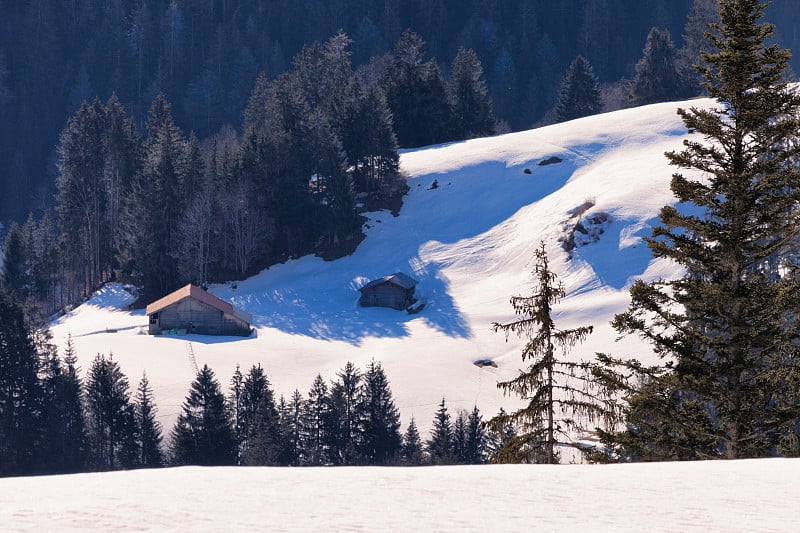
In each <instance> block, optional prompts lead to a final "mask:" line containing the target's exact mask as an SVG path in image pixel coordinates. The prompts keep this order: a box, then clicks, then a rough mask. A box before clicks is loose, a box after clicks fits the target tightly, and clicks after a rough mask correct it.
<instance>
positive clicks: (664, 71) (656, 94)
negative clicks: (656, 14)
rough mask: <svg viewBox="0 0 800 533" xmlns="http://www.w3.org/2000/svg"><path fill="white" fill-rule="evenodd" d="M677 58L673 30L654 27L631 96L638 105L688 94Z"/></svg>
mask: <svg viewBox="0 0 800 533" xmlns="http://www.w3.org/2000/svg"><path fill="white" fill-rule="evenodd" d="M676 58H677V54H676V52H675V46H674V45H673V44H672V39H671V38H670V35H669V31H667V30H661V29H659V28H652V29H651V30H650V33H648V34H647V42H646V43H645V46H644V51H643V55H642V58H641V59H640V60H639V62H638V63H636V76H635V77H634V78H633V84H632V85H631V96H630V98H631V102H632V103H633V104H634V105H645V104H653V103H656V102H664V101H667V100H674V99H676V98H680V97H682V96H684V95H685V94H686V82H685V81H684V80H683V78H682V77H681V75H680V73H679V72H678V67H677V63H676Z"/></svg>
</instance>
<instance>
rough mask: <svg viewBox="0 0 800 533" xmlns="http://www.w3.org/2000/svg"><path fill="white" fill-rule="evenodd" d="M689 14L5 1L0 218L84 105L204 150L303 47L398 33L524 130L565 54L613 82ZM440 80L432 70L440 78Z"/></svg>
mask: <svg viewBox="0 0 800 533" xmlns="http://www.w3.org/2000/svg"><path fill="white" fill-rule="evenodd" d="M783 1H784V2H785V1H787V0H783ZM777 3H779V4H780V3H781V2H777ZM790 3H791V2H790ZM689 4H690V0H680V1H679V2H678V3H677V5H676V3H675V1H674V0H673V1H670V2H666V1H665V2H656V3H648V4H646V5H642V3H641V2H637V1H633V0H592V1H591V2H584V1H578V0H569V1H565V2H559V3H558V4H553V3H552V2H545V1H543V0H512V1H506V2H496V1H493V2H489V3H486V2H483V1H482V2H466V3H464V2H455V1H453V0H436V1H433V2H420V1H419V0H390V1H388V2H361V1H356V2H354V1H352V0H334V1H326V2H318V1H310V0H301V1H291V2H289V1H286V0H281V1H272V2H266V3H265V2H262V1H256V0H225V1H221V0H215V1H208V2H193V1H187V0H132V1H126V0H111V1H106V2H94V1H90V0H71V1H69V2H67V1H64V0H55V1H51V2H45V1H42V0H32V1H26V2H15V1H11V0H5V1H3V2H2V3H0V10H2V13H3V17H2V19H0V124H3V125H4V126H3V127H2V128H0V176H2V179H1V180H0V219H1V220H3V221H6V220H8V219H10V218H11V219H16V220H17V221H19V222H22V221H24V218H25V216H26V214H27V213H28V212H29V211H31V210H34V211H38V210H39V209H41V208H42V207H43V205H42V204H45V206H47V205H49V204H50V202H49V197H50V196H51V195H52V192H53V187H52V184H53V172H52V168H53V162H54V159H55V158H54V157H53V150H52V148H53V146H54V145H55V144H56V141H57V138H58V133H59V131H60V130H61V129H62V128H63V125H64V122H65V120H66V118H67V117H68V116H69V115H71V114H73V113H74V112H75V111H76V110H77V109H78V108H79V106H80V104H81V102H82V101H83V100H88V101H91V100H92V99H93V98H94V97H95V96H99V97H100V99H101V100H102V101H107V100H108V99H109V98H110V97H111V95H112V94H114V93H116V94H117V95H118V97H119V100H120V101H121V102H122V104H123V105H124V107H125V108H126V109H127V110H128V112H129V113H130V115H131V117H132V118H133V120H134V122H135V123H136V124H137V126H138V127H139V128H140V129H143V127H144V124H145V123H146V121H147V114H148V109H149V106H150V104H151V102H152V101H153V99H154V98H155V97H156V96H157V95H158V94H161V93H163V94H165V95H166V97H167V99H168V100H169V101H170V102H172V104H173V107H174V116H175V119H176V123H177V124H179V125H180V126H181V128H182V129H184V130H185V131H194V132H196V134H197V136H198V137H199V138H201V139H202V138H208V137H211V136H212V135H213V134H214V133H215V132H217V131H219V130H220V128H221V127H222V126H223V125H224V124H232V125H237V124H239V122H240V119H241V112H242V109H243V108H244V107H245V106H246V104H247V101H248V97H249V94H250V91H251V88H252V85H253V82H254V81H255V79H256V78H257V77H258V74H259V73H260V72H266V73H267V76H268V77H269V78H270V79H275V78H277V77H278V76H279V75H280V74H282V73H283V72H285V71H287V70H289V69H290V68H291V66H292V58H293V57H295V55H296V54H297V53H298V52H300V51H301V50H302V49H303V47H305V46H307V45H308V44H309V43H313V42H315V41H320V42H321V41H323V40H325V39H327V38H328V37H329V36H330V35H334V34H336V33H337V32H338V31H339V30H343V31H344V32H346V33H347V34H348V35H350V36H351V37H352V39H353V47H352V49H353V61H354V64H355V65H356V66H357V67H362V66H366V65H368V64H369V63H370V60H371V59H373V58H380V57H381V56H383V55H384V54H386V53H389V52H391V51H392V49H393V46H394V43H396V42H397V40H398V39H399V38H400V36H401V34H402V33H403V31H404V30H406V29H408V28H410V29H412V30H414V31H415V32H417V33H418V34H419V35H421V36H422V37H423V39H425V40H426V41H427V42H428V43H429V49H430V52H431V54H432V56H434V57H437V58H440V59H441V60H442V61H449V60H451V59H452V58H454V57H455V56H456V54H457V51H458V48H459V47H464V48H467V49H472V50H475V53H476V54H477V57H478V58H480V61H481V63H482V64H483V65H484V67H485V69H486V82H487V88H488V90H489V92H490V94H491V96H492V98H493V99H494V100H495V101H496V102H498V104H499V105H498V108H497V109H496V111H499V116H500V118H501V119H503V120H505V121H508V122H509V123H511V125H512V127H513V128H525V127H528V126H529V125H530V124H531V123H533V122H534V121H535V120H537V119H538V118H539V117H540V116H541V115H542V114H543V113H544V112H545V111H546V110H547V109H549V108H551V107H552V104H553V101H554V98H555V94H556V92H557V88H558V83H559V78H560V75H561V73H562V72H563V70H564V69H565V68H566V65H567V64H568V63H569V61H570V60H571V59H572V58H573V57H574V56H575V55H576V54H578V53H583V54H585V55H586V54H588V57H589V59H590V60H591V61H592V64H593V65H595V68H596V69H597V72H598V74H599V75H600V76H601V77H602V79H604V80H616V79H618V78H619V77H620V76H622V75H626V74H627V73H629V72H630V71H632V68H633V64H634V63H635V61H636V57H635V54H636V51H637V49H639V48H641V42H642V40H643V39H644V36H645V35H646V33H647V29H648V28H649V27H651V26H653V25H658V26H659V27H666V28H668V29H670V30H671V31H672V32H673V34H674V35H677V31H678V30H679V29H680V25H681V22H682V19H683V18H684V17H685V13H686V12H687V10H688V6H689ZM776 9H777V8H776ZM786 11H787V13H788V14H789V15H791V16H792V17H795V13H794V11H792V10H791V9H788V10H786ZM598 12H599V13H601V14H603V13H625V16H624V17H615V21H614V22H615V24H616V26H617V27H615V28H613V29H612V28H610V27H609V28H607V29H605V30H600V29H596V28H595V26H596V23H595V22H594V20H595V19H596V13H598ZM795 18H796V17H795ZM606 20H608V15H606ZM787 35H789V36H791V35H792V32H791V31H789V30H788V29H787ZM590 52H591V53H590ZM594 56H597V57H594ZM450 70H451V65H449V64H446V65H443V68H442V71H443V72H449V71H450ZM523 102H525V103H524V105H523ZM37 214H38V213H37Z"/></svg>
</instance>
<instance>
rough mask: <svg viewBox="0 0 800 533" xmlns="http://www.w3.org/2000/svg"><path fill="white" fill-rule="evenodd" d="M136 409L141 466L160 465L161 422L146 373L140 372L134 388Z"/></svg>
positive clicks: (161, 461)
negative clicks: (140, 375) (138, 380)
mask: <svg viewBox="0 0 800 533" xmlns="http://www.w3.org/2000/svg"><path fill="white" fill-rule="evenodd" d="M134 408H135V411H136V425H137V427H138V428H139V453H140V455H139V461H138V465H140V466H143V467H155V466H162V465H163V464H164V454H163V452H162V451H161V422H159V421H158V420H157V418H156V417H157V412H158V411H157V409H156V406H155V404H154V403H153V390H152V389H151V388H150V382H149V381H148V380H147V375H146V374H142V380H141V381H140V382H139V386H138V387H137V388H136V397H135V398H134Z"/></svg>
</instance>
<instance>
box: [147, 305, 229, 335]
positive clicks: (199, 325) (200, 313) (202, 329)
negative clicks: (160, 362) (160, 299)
mask: <svg viewBox="0 0 800 533" xmlns="http://www.w3.org/2000/svg"><path fill="white" fill-rule="evenodd" d="M159 322H160V325H161V329H186V330H187V331H188V332H190V333H203V334H210V335H222V332H223V317H222V311H220V310H218V309H214V308H213V307H211V306H209V305H206V304H204V303H203V302H200V301H198V300H195V299H193V298H187V299H185V300H181V301H180V302H178V303H176V304H173V305H170V306H169V307H166V308H164V309H162V310H161V311H160V314H159ZM192 326H194V328H192Z"/></svg>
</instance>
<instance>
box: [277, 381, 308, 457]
mask: <svg viewBox="0 0 800 533" xmlns="http://www.w3.org/2000/svg"><path fill="white" fill-rule="evenodd" d="M279 413H280V417H281V433H282V435H283V445H284V449H283V453H282V454H281V455H282V457H283V461H282V462H283V464H287V465H291V466H298V465H302V464H305V449H304V447H303V433H304V428H303V395H302V394H300V391H299V390H297V389H295V391H294V393H292V397H291V399H290V400H289V402H288V403H287V402H284V401H283V398H281V402H280V410H279Z"/></svg>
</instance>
